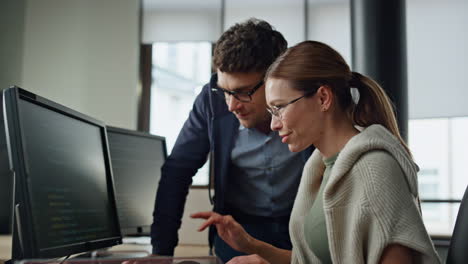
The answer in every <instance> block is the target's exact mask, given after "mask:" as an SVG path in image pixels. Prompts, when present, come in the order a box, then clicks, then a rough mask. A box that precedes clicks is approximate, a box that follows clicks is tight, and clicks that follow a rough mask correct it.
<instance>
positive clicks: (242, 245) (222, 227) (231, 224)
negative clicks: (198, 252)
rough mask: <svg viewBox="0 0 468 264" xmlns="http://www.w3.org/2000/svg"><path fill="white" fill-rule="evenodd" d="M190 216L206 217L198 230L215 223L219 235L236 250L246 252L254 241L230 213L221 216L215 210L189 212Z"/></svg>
mask: <svg viewBox="0 0 468 264" xmlns="http://www.w3.org/2000/svg"><path fill="white" fill-rule="evenodd" d="M190 217H192V218H202V219H206V221H205V222H204V223H203V224H202V225H201V226H200V227H199V228H198V231H203V230H205V228H207V227H208V226H210V225H215V226H216V230H217V231H218V235H219V237H221V238H222V239H223V240H224V241H225V242H226V243H227V244H228V245H229V246H231V247H232V248H233V249H235V250H237V251H240V252H245V253H248V251H249V250H250V249H252V246H253V245H254V243H255V241H256V240H255V238H253V237H252V236H250V235H249V234H248V233H247V232H246V231H245V229H244V228H243V227H242V226H241V225H240V224H239V223H237V222H236V220H234V218H232V216H230V215H224V216H223V215H220V214H218V213H215V212H199V213H195V214H191V215H190Z"/></svg>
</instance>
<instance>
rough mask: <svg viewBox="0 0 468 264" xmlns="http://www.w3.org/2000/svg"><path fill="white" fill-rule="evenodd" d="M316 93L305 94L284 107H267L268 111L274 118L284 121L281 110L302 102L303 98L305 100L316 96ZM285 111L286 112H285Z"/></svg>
mask: <svg viewBox="0 0 468 264" xmlns="http://www.w3.org/2000/svg"><path fill="white" fill-rule="evenodd" d="M314 93H315V91H314V92H309V93H306V94H304V95H303V96H301V97H298V98H296V99H294V100H292V101H290V102H288V103H286V104H283V105H275V106H272V107H271V108H270V107H267V111H268V113H270V114H271V116H272V117H276V118H278V119H280V120H281V119H283V116H282V115H281V110H282V109H285V108H286V106H288V105H291V104H294V103H295V102H297V101H299V100H301V99H302V98H304V97H306V96H309V95H312V94H314ZM283 111H284V110H283Z"/></svg>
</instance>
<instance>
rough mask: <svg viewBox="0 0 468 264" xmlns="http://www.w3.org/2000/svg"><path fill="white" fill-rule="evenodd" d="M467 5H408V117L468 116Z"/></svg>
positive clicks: (419, 0) (460, 1)
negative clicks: (467, 76)
mask: <svg viewBox="0 0 468 264" xmlns="http://www.w3.org/2000/svg"><path fill="white" fill-rule="evenodd" d="M467 11H468V1H466V0H446V1H438V0H408V1H407V43H408V44H407V48H408V92H409V98H408V99H409V100H408V101H409V117H410V118H427V117H449V116H468V107H467V99H468V85H467V81H466V75H467V73H468V34H467V32H468V30H467V28H468V16H467Z"/></svg>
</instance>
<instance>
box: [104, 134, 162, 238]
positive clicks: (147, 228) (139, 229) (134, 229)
mask: <svg viewBox="0 0 468 264" xmlns="http://www.w3.org/2000/svg"><path fill="white" fill-rule="evenodd" d="M106 129H107V133H109V132H110V133H116V134H122V135H127V136H133V137H142V138H149V139H156V140H159V141H161V142H162V145H163V155H164V160H166V159H167V145H166V138H165V137H163V136H158V135H154V134H150V133H148V132H142V131H136V130H130V129H126V128H121V127H115V126H107V127H106ZM153 199H154V200H156V190H155V192H154V197H153ZM120 230H121V232H122V236H141V235H149V234H150V232H151V224H150V225H140V226H120Z"/></svg>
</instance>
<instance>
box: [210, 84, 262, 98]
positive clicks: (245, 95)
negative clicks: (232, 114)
mask: <svg viewBox="0 0 468 264" xmlns="http://www.w3.org/2000/svg"><path fill="white" fill-rule="evenodd" d="M263 84H265V81H264V80H263V79H262V80H260V82H258V83H257V84H256V85H255V86H254V87H253V88H252V89H251V90H250V91H248V92H236V91H229V90H226V89H223V88H221V87H219V86H217V85H215V86H214V87H212V88H211V91H213V92H216V93H217V94H219V95H220V96H222V97H223V98H224V99H225V100H226V101H228V100H229V98H230V96H234V98H236V99H237V100H238V101H240V102H243V103H249V102H251V101H252V95H253V94H254V93H255V92H256V91H257V90H258V89H259V88H260V87H262V86H263Z"/></svg>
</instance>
